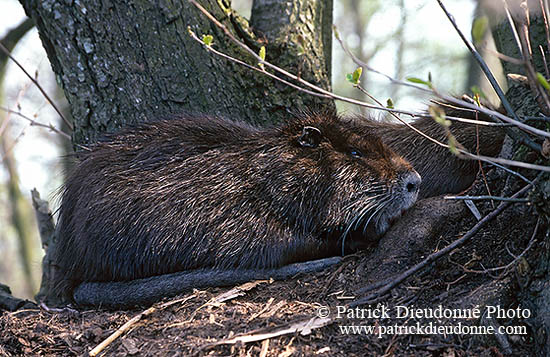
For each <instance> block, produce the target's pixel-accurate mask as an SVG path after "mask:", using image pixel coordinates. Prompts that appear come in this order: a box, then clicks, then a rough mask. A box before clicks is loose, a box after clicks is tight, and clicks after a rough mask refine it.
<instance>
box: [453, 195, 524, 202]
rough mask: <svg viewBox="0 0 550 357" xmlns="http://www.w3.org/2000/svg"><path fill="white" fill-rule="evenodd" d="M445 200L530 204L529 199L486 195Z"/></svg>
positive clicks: (455, 197)
mask: <svg viewBox="0 0 550 357" xmlns="http://www.w3.org/2000/svg"><path fill="white" fill-rule="evenodd" d="M443 199H445V200H472V201H484V200H492V201H506V202H515V203H527V202H529V199H527V198H511V197H499V196H490V195H484V196H445V197H443Z"/></svg>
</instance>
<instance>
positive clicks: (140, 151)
mask: <svg viewBox="0 0 550 357" xmlns="http://www.w3.org/2000/svg"><path fill="white" fill-rule="evenodd" d="M375 132H376V131H375V130H371V129H368V128H366V127H365V126H361V127H358V126H357V125H356V124H354V123H353V122H352V121H351V120H346V119H342V118H339V117H338V116H336V115H335V114H334V113H316V114H315V113H314V114H306V115H300V116H296V117H292V118H289V120H288V122H287V123H285V124H284V125H283V126H281V127H275V128H267V129H260V128H256V127H253V126H250V125H247V124H244V123H240V122H233V121H229V120H224V119H220V118H214V117H207V116H203V115H200V116H182V117H180V118H178V119H174V120H164V121H156V122H151V123H146V124H142V125H140V126H138V127H135V128H130V129H127V130H124V131H122V132H120V133H118V134H114V135H110V136H108V137H107V138H106V139H105V140H103V141H102V142H100V143H98V144H97V145H96V146H95V147H93V148H92V150H91V151H90V152H83V153H82V154H81V157H80V163H79V164H78V165H77V167H76V169H75V171H74V172H73V173H72V174H71V175H70V176H69V178H68V180H67V182H66V186H65V191H64V194H63V198H62V204H61V208H60V220H59V224H58V244H57V251H56V256H55V259H56V262H57V264H58V265H59V268H60V273H59V274H57V278H56V280H57V284H58V286H59V293H60V295H64V296H66V297H68V298H71V296H72V291H73V289H74V287H76V286H77V285H78V284H80V283H82V282H92V281H100V282H101V281H128V280H134V279H139V278H146V277H151V276H157V275H162V274H168V273H174V272H181V271H190V270H193V269H201V268H212V269H235V268H236V269H272V268H277V267H281V266H283V265H287V264H290V263H293V262H300V261H306V260H311V259H318V258H323V257H328V256H334V255H339V254H340V252H341V251H342V244H343V243H344V242H343V238H344V236H345V235H346V233H347V232H348V231H350V230H354V229H357V228H358V227H364V226H365V225H366V224H367V223H369V225H368V226H369V232H370V233H371V235H372V236H379V235H381V234H383V233H384V231H385V230H386V229H387V228H388V226H389V223H390V221H392V220H393V219H395V218H396V217H398V216H399V215H401V213H402V212H403V211H404V210H405V209H407V208H409V207H410V206H411V205H412V204H413V203H414V202H415V200H416V197H417V193H418V185H419V183H420V179H419V177H418V174H416V172H415V171H414V170H413V169H412V167H411V165H410V164H409V163H408V162H407V161H405V160H404V159H403V158H401V157H400V156H398V155H397V154H395V153H394V152H393V151H392V150H390V149H389V148H388V147H387V146H385V145H384V144H383V143H382V141H381V140H380V138H379V137H378V136H377V135H376V133H375ZM364 228H366V227H364ZM363 239H366V238H365V237H363Z"/></svg>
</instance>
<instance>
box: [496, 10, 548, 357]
mask: <svg viewBox="0 0 550 357" xmlns="http://www.w3.org/2000/svg"><path fill="white" fill-rule="evenodd" d="M538 4H539V3H538V2H536V3H533V2H531V3H530V11H531V14H530V15H531V21H530V25H529V37H530V41H531V49H532V54H533V55H532V58H533V64H534V67H535V70H536V71H537V72H539V73H542V74H544V73H546V75H545V76H546V77H548V74H547V72H546V71H547V67H546V66H548V64H545V63H544V57H543V55H542V53H541V49H542V50H543V51H544V53H545V56H546V59H547V60H548V59H549V52H548V51H550V47H549V46H550V43H548V42H547V38H546V33H545V24H544V20H543V19H542V17H541V16H540V11H538V9H539V6H538ZM492 21H493V23H494V25H493V30H492V32H493V36H494V38H495V44H496V47H497V49H498V51H499V52H501V53H503V54H505V55H507V56H510V57H513V58H521V57H522V55H521V53H520V51H519V48H518V44H517V41H516V40H515V37H514V34H513V32H512V31H511V27H510V24H509V22H508V21H507V20H506V19H503V18H501V19H492ZM517 30H518V31H521V28H518V29H517ZM539 46H540V47H539ZM502 65H503V68H504V73H505V75H508V74H519V75H523V76H525V75H526V73H525V72H526V71H525V69H524V67H523V66H521V65H518V64H514V63H511V62H507V61H503V62H502ZM508 86H509V89H508V92H507V95H506V96H507V98H508V100H509V101H510V103H511V104H512V107H513V108H514V110H515V111H516V113H517V114H518V115H521V116H539V114H540V113H541V112H544V111H545V108H544V107H542V106H541V105H540V102H537V99H536V95H534V94H533V91H532V89H531V88H530V87H529V86H528V85H526V83H525V82H518V81H517V80H510V77H508ZM541 128H544V125H543V126H542V127H541ZM522 154H524V153H522V152H521V151H520V150H517V148H516V150H515V155H516V156H517V155H519V156H521V155H522ZM540 186H541V188H542V190H541V192H540V193H539V195H540V196H541V197H540V198H538V200H539V201H542V202H543V203H542V204H543V205H544V206H545V207H546V208H543V210H544V209H546V212H543V211H541V212H539V213H540V214H541V215H540V217H541V219H543V220H546V221H547V222H546V223H548V219H549V215H548V212H549V211H548V202H549V199H550V180H549V179H548V175H546V176H544V177H543V179H542V184H541V185H540ZM546 229H547V231H546V234H545V235H544V238H545V240H544V242H543V243H542V245H541V246H542V247H543V249H542V250H541V251H540V252H539V255H538V258H537V261H535V262H530V264H532V263H534V265H533V266H532V267H530V268H528V269H527V270H528V271H524V272H518V273H517V274H516V275H517V277H518V279H517V280H518V281H517V282H516V283H517V284H518V285H519V287H520V290H519V292H518V301H519V303H520V305H522V306H523V307H525V308H529V309H530V310H531V312H532V313H533V317H532V319H531V320H530V321H529V324H530V325H531V327H532V328H533V331H534V338H535V343H536V344H537V351H538V355H539V356H549V355H550V315H549V314H548V311H550V264H549V262H550V241H549V237H550V231H548V226H546Z"/></svg>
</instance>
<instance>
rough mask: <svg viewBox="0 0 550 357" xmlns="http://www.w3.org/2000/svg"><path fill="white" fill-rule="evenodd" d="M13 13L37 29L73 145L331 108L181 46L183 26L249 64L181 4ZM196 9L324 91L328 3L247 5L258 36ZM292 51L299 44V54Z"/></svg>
mask: <svg viewBox="0 0 550 357" xmlns="http://www.w3.org/2000/svg"><path fill="white" fill-rule="evenodd" d="M21 3H22V4H23V6H24V8H25V10H26V12H27V14H28V15H29V16H30V17H32V18H33V19H34V20H35V22H36V24H37V27H38V29H39V33H40V37H41V39H42V43H43V45H44V47H45V48H46V51H47V53H48V57H49V59H50V61H51V63H52V67H53V70H54V72H55V73H56V75H57V80H58V82H59V83H60V85H61V86H62V87H63V89H64V91H65V95H66V96H67V99H68V101H69V103H70V105H71V110H72V115H73V117H74V120H75V131H74V143H75V144H86V143H88V142H93V141H94V140H96V138H97V137H98V135H100V134H101V133H102V132H104V131H108V130H113V129H116V128H119V127H122V126H125V125H128V124H132V123H136V122H141V121H147V120H151V119H153V118H158V117H163V116H167V115H170V114H174V113H178V112H182V111H190V112H208V113H211V114H214V113H216V114H221V115H225V116H228V117H231V118H240V119H242V120H246V121H249V122H253V123H265V122H270V121H274V120H275V121H276V120H278V119H281V118H282V117H283V116H284V115H285V114H286V111H287V108H292V107H300V108H303V107H311V106H317V105H320V104H322V105H331V103H330V102H327V101H324V100H320V99H319V98H315V97H311V96H308V95H305V94H301V93H300V94H296V92H295V91H294V90H292V89H291V88H289V87H287V86H284V85H282V84H278V83H274V82H273V81H272V80H271V79H269V78H268V77H266V76H263V75H261V74H257V73H253V72H251V71H250V70H247V69H245V68H243V67H241V66H239V65H236V64H233V63H230V62H228V61H226V60H224V59H220V58H216V57H214V56H210V55H209V54H208V53H206V51H205V50H204V49H203V48H202V47H201V45H200V44H198V43H196V42H195V41H194V40H193V39H192V38H191V37H190V36H189V34H188V30H187V28H188V26H189V27H190V28H191V29H192V30H193V31H194V32H195V33H196V34H198V35H199V36H201V35H203V34H211V35H213V37H214V46H215V47H216V48H217V49H219V50H221V51H223V52H225V53H227V54H229V55H232V56H235V57H237V58H244V59H248V60H249V62H250V63H251V64H254V61H250V59H251V56H249V55H247V54H246V53H245V52H244V51H243V50H241V49H239V48H237V47H236V46H234V45H233V44H232V43H231V42H230V41H229V40H228V39H227V37H226V36H225V35H224V34H223V33H222V32H221V31H220V30H219V29H218V28H216V27H215V26H214V25H213V24H212V23H211V22H210V20H208V19H207V18H205V16H204V15H202V14H201V13H200V12H199V11H198V10H197V9H196V8H195V7H194V6H193V5H192V4H191V3H190V2H189V1H185V0H179V1H167V0H161V1H159V2H149V1H109V0H84V1H77V2H61V1H38V0H21ZM200 3H201V4H202V5H203V6H204V7H205V8H206V9H207V10H208V11H209V12H210V13H211V14H213V15H214V16H215V17H216V18H217V19H219V20H220V21H221V22H222V23H223V24H224V25H225V26H227V27H228V28H229V30H230V31H231V32H232V33H233V34H235V35H236V36H238V37H240V38H241V39H243V40H244V41H245V42H246V43H247V44H248V45H249V46H251V47H252V48H253V49H256V50H259V48H260V47H261V46H262V45H263V44H265V43H266V42H267V49H268V50H267V56H266V58H267V59H268V60H269V61H272V62H274V63H276V64H279V65H281V66H282V67H284V68H287V69H289V70H291V71H292V72H295V73H296V72H300V73H301V75H302V77H304V78H306V79H308V80H311V81H313V82H315V83H317V84H319V85H321V86H323V87H325V88H329V83H330V81H329V78H330V51H331V27H330V26H331V23H332V6H331V5H332V1H321V0H296V1H292V2H281V4H280V6H275V7H272V8H271V9H270V11H266V10H265V5H266V4H269V3H271V2H269V1H261V0H258V1H255V2H254V8H253V11H252V18H253V20H254V23H255V24H256V25H257V26H258V29H260V30H259V31H258V33H259V36H258V35H256V34H254V33H253V32H252V31H251V29H250V28H249V26H248V24H247V21H246V20H244V19H243V18H241V17H239V16H238V15H237V14H236V13H234V12H233V11H232V10H231V9H230V2H229V1H214V0H210V1H206V0H204V1H200ZM289 24H292V26H289ZM266 28H269V29H270V30H269V31H268V30H266ZM296 29H297V30H298V31H299V33H297V32H296V31H295V30H296ZM260 32H261V34H260ZM299 42H303V43H304V44H306V45H305V53H304V54H301V53H300V46H299Z"/></svg>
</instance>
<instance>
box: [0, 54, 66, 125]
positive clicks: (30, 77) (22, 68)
mask: <svg viewBox="0 0 550 357" xmlns="http://www.w3.org/2000/svg"><path fill="white" fill-rule="evenodd" d="M0 50H1V51H2V52H4V54H5V55H6V56H8V57H9V58H10V59H11V60H12V61H13V62H14V63H15V64H16V65H17V67H19V68H21V70H22V71H23V73H25V75H26V76H27V77H28V78H29V79H30V80H31V81H32V82H33V83H34V85H35V86H36V87H37V88H38V90H40V92H41V93H42V95H43V96H44V97H45V98H46V99H47V100H48V101H49V102H50V104H51V105H52V107H53V108H54V109H55V111H56V112H57V114H59V116H60V117H61V119H63V122H65V125H67V127H68V128H70V129H71V130H73V129H74V128H73V125H72V124H71V122H69V121H68V120H67V118H65V116H64V115H63V113H61V110H59V108H58V107H57V105H55V103H54V101H53V100H52V99H51V98H50V96H49V95H48V93H46V91H45V90H44V88H42V86H41V85H40V84H39V83H38V81H37V80H36V79H34V78H33V76H31V75H30V74H29V72H27V70H26V69H25V68H24V67H23V66H22V65H21V63H19V62H18V61H17V60H16V59H15V58H14V57H13V56H12V55H11V53H10V52H9V51H8V49H7V48H6V47H4V45H2V44H1V43H0Z"/></svg>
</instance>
